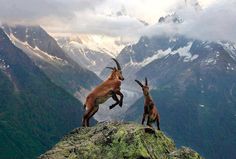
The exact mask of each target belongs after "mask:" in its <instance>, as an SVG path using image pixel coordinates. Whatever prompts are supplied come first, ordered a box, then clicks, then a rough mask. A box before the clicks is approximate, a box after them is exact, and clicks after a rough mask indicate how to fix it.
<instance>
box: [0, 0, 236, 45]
mask: <svg viewBox="0 0 236 159" xmlns="http://www.w3.org/2000/svg"><path fill="white" fill-rule="evenodd" d="M234 1H235V0H217V1H216V0H198V1H197V0H175V1H173V0H165V1H163V0H129V1H127V0H93V1H89V0H66V1H65V0H40V1H39V0H10V1H9V0H0V4H1V5H0V21H1V22H7V23H24V24H39V25H41V26H43V27H44V28H46V30H47V31H49V32H50V33H72V34H76V33H85V34H100V35H107V36H111V37H112V36H114V37H117V36H119V37H122V38H124V39H125V38H126V39H138V38H139V37H140V36H142V35H159V34H167V35H170V34H171V35H173V34H183V35H186V36H188V37H191V38H198V39H203V40H214V41H217V40H230V41H235V42H236V30H235V29H234V27H235V26H236V19H235V17H236V10H235V8H236V4H235V3H236V2H234ZM185 2H187V5H186V4H185ZM196 2H199V4H200V5H201V6H203V9H202V10H197V11H196V9H195V8H194V7H192V6H193V5H194V4H196ZM170 12H172V13H173V12H176V14H178V15H179V16H180V17H181V18H182V19H184V22H183V23H181V24H171V23H168V24H157V22H158V19H159V17H160V16H165V15H167V14H168V13H170ZM142 21H145V22H147V23H148V24H149V25H148V26H146V25H144V23H143V22H142Z"/></svg>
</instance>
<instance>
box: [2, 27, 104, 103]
mask: <svg viewBox="0 0 236 159" xmlns="http://www.w3.org/2000/svg"><path fill="white" fill-rule="evenodd" d="M2 27H3V29H4V31H5V32H6V33H7V34H8V36H9V38H10V39H11V41H12V42H13V43H14V44H15V46H17V47H18V48H20V49H21V50H23V51H24V52H25V53H26V54H27V55H28V56H29V57H30V58H31V59H32V60H33V61H34V62H35V64H36V65H37V66H38V67H39V68H40V69H41V70H43V71H44V72H45V73H46V74H47V76H48V77H49V78H50V79H51V80H52V81H53V82H54V83H56V84H57V85H59V86H61V87H63V88H64V89H65V90H67V91H68V92H69V93H71V94H73V95H75V96H76V97H78V98H79V99H82V98H83V97H82V96H81V94H82V92H83V91H84V90H89V89H91V88H92V87H94V85H96V84H98V83H99V82H100V79H99V77H97V76H96V75H95V74H94V73H93V72H91V71H89V70H88V69H86V68H83V67H81V66H80V65H79V64H78V63H76V62H75V61H74V59H72V58H70V57H69V56H68V55H67V54H66V53H65V52H64V51H63V50H62V49H61V48H60V46H59V45H58V44H57V42H56V41H55V40H54V39H53V38H52V37H51V36H50V35H49V34H48V33H47V32H46V31H45V30H43V29H42V28H41V27H40V26H24V25H14V26H9V25H6V24H5V25H3V26H2Z"/></svg>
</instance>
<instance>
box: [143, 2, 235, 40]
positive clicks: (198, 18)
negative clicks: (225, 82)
mask: <svg viewBox="0 0 236 159" xmlns="http://www.w3.org/2000/svg"><path fill="white" fill-rule="evenodd" d="M235 7H236V2H235V1H234V0H219V1H217V2H215V3H213V4H212V5H210V6H209V7H207V8H205V9H203V10H196V9H195V8H194V7H191V6H189V7H184V8H179V9H177V10H176V14H177V15H179V16H180V17H181V18H182V19H184V22H183V23H181V24H173V23H168V24H156V25H153V26H151V27H149V28H146V30H145V31H144V34H147V35H160V34H166V35H174V34H182V35H185V36H188V37H190V38H197V39H200V40H209V41H219V40H229V41H234V42H236V30H235V26H236V19H235V17H236V10H235Z"/></svg>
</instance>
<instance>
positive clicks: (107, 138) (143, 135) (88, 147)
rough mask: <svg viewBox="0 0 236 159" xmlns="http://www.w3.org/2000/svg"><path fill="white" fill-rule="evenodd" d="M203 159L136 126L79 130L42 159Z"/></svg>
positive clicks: (118, 124) (107, 124) (112, 124)
mask: <svg viewBox="0 0 236 159" xmlns="http://www.w3.org/2000/svg"><path fill="white" fill-rule="evenodd" d="M65 158H70V159H72V158H73V159H74V158H89V159H92V158H96V159H99V158H101V159H102V158H103V159H105V158H106V159H115V158H117V159H122V158H130V159H138V158H139V159H141V158H149V159H167V158H169V159H202V157H201V156H200V155H199V154H198V153H197V152H195V151H193V150H191V149H190V148H186V147H181V148H180V149H177V148H176V147H175V144H174V142H173V140H172V139H170V138H168V137H167V136H165V135H164V133H163V132H162V131H157V130H154V129H153V128H150V127H145V126H142V125H139V124H135V123H122V122H103V123H99V124H97V125H96V126H94V127H88V128H77V129H75V130H73V131H72V132H71V133H70V134H68V135H67V136H65V137H64V138H63V139H62V140H61V141H60V142H59V143H58V144H56V145H55V146H54V147H53V148H52V149H51V150H49V151H47V152H46V153H45V154H43V155H41V156H40V157H39V159H65Z"/></svg>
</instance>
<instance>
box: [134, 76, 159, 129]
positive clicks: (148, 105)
mask: <svg viewBox="0 0 236 159" xmlns="http://www.w3.org/2000/svg"><path fill="white" fill-rule="evenodd" d="M135 81H136V82H137V83H138V84H139V85H140V86H141V87H142V90H143V95H144V98H145V101H144V113H143V118H142V125H143V124H144V121H145V119H146V118H148V119H147V125H148V126H150V127H152V125H151V123H153V122H155V121H156V123H157V129H158V130H160V116H159V113H158V110H157V107H156V105H155V104H154V102H153V99H152V97H151V95H150V93H149V87H148V82H147V78H145V85H143V84H142V83H141V82H139V81H138V80H135Z"/></svg>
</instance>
